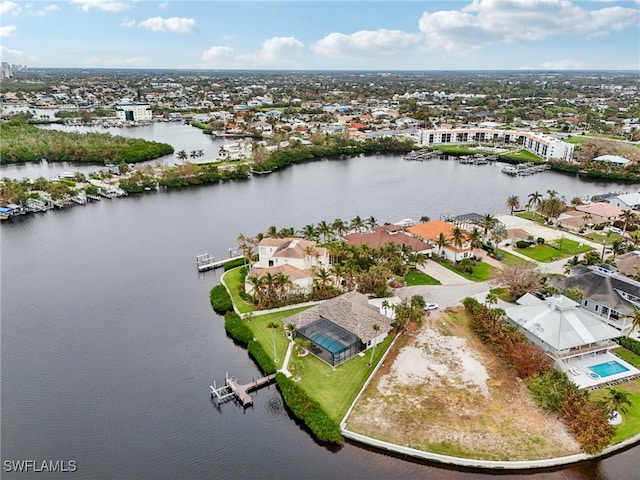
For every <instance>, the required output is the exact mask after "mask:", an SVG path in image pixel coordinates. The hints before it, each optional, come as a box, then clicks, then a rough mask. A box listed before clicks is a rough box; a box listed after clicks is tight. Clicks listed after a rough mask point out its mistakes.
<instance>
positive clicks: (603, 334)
mask: <svg viewBox="0 0 640 480" xmlns="http://www.w3.org/2000/svg"><path fill="white" fill-rule="evenodd" d="M517 303H518V305H517V306H513V307H506V308H505V309H504V311H505V315H506V316H507V319H508V321H509V322H510V323H511V324H513V325H515V326H517V327H518V328H519V329H520V331H522V333H524V335H525V336H526V337H527V338H528V339H529V340H530V341H531V342H532V343H534V344H535V345H538V346H539V347H541V348H542V349H543V350H544V351H545V352H546V353H547V355H548V356H549V357H550V358H551V359H553V360H554V362H555V366H556V368H558V369H559V370H562V371H564V372H566V373H567V376H568V377H569V379H570V380H571V381H572V382H574V383H575V384H576V385H577V386H578V387H580V388H589V387H595V386H598V385H602V384H603V383H608V382H612V381H618V380H621V379H627V378H629V377H630V376H635V375H638V374H640V371H639V370H637V369H636V368H634V367H632V366H631V365H629V364H627V363H626V362H624V361H623V360H621V359H620V358H619V357H617V356H616V355H614V354H612V353H611V352H610V350H612V349H614V348H616V347H618V346H619V345H618V344H617V343H616V342H614V341H613V339H615V338H617V337H619V336H620V335H621V333H620V331H619V330H616V329H615V328H613V327H611V326H610V325H608V324H607V323H606V322H604V321H603V318H602V317H600V316H598V315H596V314H594V313H592V312H590V311H588V310H586V309H584V308H581V307H580V304H579V303H577V302H574V301H573V300H571V299H569V298H567V297H565V296H563V295H555V296H553V297H548V298H546V299H544V300H541V299H539V298H537V297H535V296H533V295H531V294H526V295H524V296H523V297H521V298H520V299H518V301H517Z"/></svg>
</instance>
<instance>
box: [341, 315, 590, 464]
mask: <svg viewBox="0 0 640 480" xmlns="http://www.w3.org/2000/svg"><path fill="white" fill-rule="evenodd" d="M462 319H464V315H461V314H459V313H458V314H457V315H446V314H442V315H440V316H438V317H437V318H432V319H430V320H428V321H427V322H425V325H424V326H423V327H422V328H421V329H419V330H417V331H415V332H412V333H413V335H410V336H407V337H406V338H402V339H400V340H402V341H401V342H398V345H397V346H396V350H395V351H393V352H390V356H389V357H387V360H386V361H385V366H384V367H383V368H382V369H381V370H380V371H379V372H378V374H377V376H376V378H375V379H374V380H373V381H372V382H371V383H370V385H369V387H368V388H367V391H366V392H365V394H364V395H363V397H362V398H361V399H360V400H359V402H358V404H357V405H356V407H355V408H354V410H353V413H352V414H351V416H350V417H349V419H348V422H347V428H349V429H351V430H353V431H356V432H358V433H362V434H365V435H369V436H371V437H374V438H378V439H381V440H385V441H389V442H393V443H397V444H400V445H406V446H409V447H413V448H416V449H420V450H427V451H431V452H435V453H443V454H448V455H456V456H462V457H467V458H479V459H493V460H533V459H540V458H550V457H557V456H563V455H570V454H573V453H578V452H579V451H580V449H579V447H578V445H577V443H576V442H575V441H574V439H573V438H572V436H571V435H570V434H569V433H568V432H567V430H566V428H565V426H564V423H563V422H562V420H561V419H559V418H557V417H555V416H550V415H547V414H545V413H544V412H543V411H541V410H540V409H538V408H537V407H536V406H535V404H534V403H533V401H532V400H531V398H530V396H529V394H528V392H527V389H526V386H525V385H524V384H523V383H522V382H521V381H520V380H519V379H517V378H516V377H515V376H514V374H513V373H512V372H511V371H509V369H508V368H507V367H506V366H505V365H504V363H503V362H502V361H501V360H499V359H498V358H496V357H495V356H494V355H493V354H492V353H491V352H490V351H489V350H488V349H487V348H486V346H485V345H483V344H481V343H480V342H479V341H478V340H477V339H476V337H475V336H474V335H473V333H472V332H470V330H469V329H468V327H467V325H466V323H465V321H464V320H462Z"/></svg>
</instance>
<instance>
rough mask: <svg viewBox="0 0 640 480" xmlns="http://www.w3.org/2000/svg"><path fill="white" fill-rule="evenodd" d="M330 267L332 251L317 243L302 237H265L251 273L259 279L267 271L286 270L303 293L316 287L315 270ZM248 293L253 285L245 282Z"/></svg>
mask: <svg viewBox="0 0 640 480" xmlns="http://www.w3.org/2000/svg"><path fill="white" fill-rule="evenodd" d="M315 268H324V269H327V270H328V269H329V253H328V252H327V249H326V248H324V247H317V246H316V242H313V241H309V240H303V239H301V238H270V237H267V238H263V239H262V240H261V241H260V243H259V244H258V261H257V262H256V263H254V264H253V265H252V268H251V273H250V274H249V275H247V277H249V276H257V277H258V278H260V277H261V276H263V275H266V274H267V273H270V274H271V275H276V274H277V273H283V274H285V275H287V276H288V277H289V280H291V282H292V283H293V284H294V285H295V286H296V287H298V288H299V289H300V290H301V291H302V292H309V291H310V290H311V287H312V286H313V275H314V273H313V269H315ZM245 290H246V291H247V293H248V294H251V292H252V291H253V286H252V285H251V284H250V283H249V282H245Z"/></svg>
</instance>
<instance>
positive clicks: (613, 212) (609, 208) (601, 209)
mask: <svg viewBox="0 0 640 480" xmlns="http://www.w3.org/2000/svg"><path fill="white" fill-rule="evenodd" d="M576 210H579V211H581V212H588V213H590V214H591V215H598V216H599V217H604V218H611V217H619V216H620V215H621V214H622V212H623V211H624V209H623V208H621V207H618V206H617V205H611V204H610V203H605V202H596V203H590V204H589V205H579V206H577V207H576Z"/></svg>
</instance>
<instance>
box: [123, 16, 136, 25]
mask: <svg viewBox="0 0 640 480" xmlns="http://www.w3.org/2000/svg"><path fill="white" fill-rule="evenodd" d="M120 26H121V27H124V28H131V27H135V26H136V21H135V20H132V19H130V18H129V17H124V18H123V19H122V22H120Z"/></svg>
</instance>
